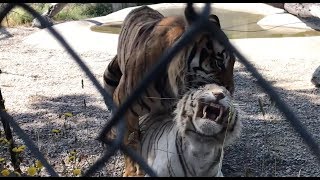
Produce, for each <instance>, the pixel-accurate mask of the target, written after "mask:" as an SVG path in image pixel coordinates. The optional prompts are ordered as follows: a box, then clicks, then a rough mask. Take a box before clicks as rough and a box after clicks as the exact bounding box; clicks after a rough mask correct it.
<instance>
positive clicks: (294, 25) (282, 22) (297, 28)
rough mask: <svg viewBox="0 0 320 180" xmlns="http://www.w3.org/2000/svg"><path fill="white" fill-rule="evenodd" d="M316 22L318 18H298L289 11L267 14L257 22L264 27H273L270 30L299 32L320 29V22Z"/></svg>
mask: <svg viewBox="0 0 320 180" xmlns="http://www.w3.org/2000/svg"><path fill="white" fill-rule="evenodd" d="M318 21H319V20H318ZM316 22H317V20H316V19H310V18H298V17H296V16H294V15H292V14H289V13H281V14H272V15H268V16H265V17H264V18H263V19H261V20H260V21H258V22H257V24H258V25H259V26H261V28H263V29H270V28H272V29H270V30H273V31H286V32H288V33H289V32H292V33H297V32H305V31H311V30H314V29H320V25H319V24H320V23H316Z"/></svg>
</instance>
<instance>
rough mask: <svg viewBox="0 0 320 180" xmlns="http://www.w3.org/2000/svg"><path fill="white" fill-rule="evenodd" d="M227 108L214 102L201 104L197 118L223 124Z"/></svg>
mask: <svg viewBox="0 0 320 180" xmlns="http://www.w3.org/2000/svg"><path fill="white" fill-rule="evenodd" d="M226 111H227V108H226V107H224V106H222V105H220V104H216V103H213V102H199V108H198V112H197V117H199V118H202V119H209V120H211V121H214V122H216V123H218V124H221V123H222V121H223V117H224V116H225V115H226Z"/></svg>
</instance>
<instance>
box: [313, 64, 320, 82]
mask: <svg viewBox="0 0 320 180" xmlns="http://www.w3.org/2000/svg"><path fill="white" fill-rule="evenodd" d="M311 82H312V84H314V85H315V86H316V87H320V66H319V67H318V68H317V69H316V70H315V71H314V73H313V75H312V78H311Z"/></svg>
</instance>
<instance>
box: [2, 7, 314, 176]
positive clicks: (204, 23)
mask: <svg viewBox="0 0 320 180" xmlns="http://www.w3.org/2000/svg"><path fill="white" fill-rule="evenodd" d="M188 5H190V6H191V7H192V4H188ZM16 6H19V7H21V8H23V9H25V10H26V11H27V12H29V13H30V14H31V15H32V16H34V17H35V18H37V19H38V20H39V22H40V23H41V25H42V26H44V27H47V26H46V24H47V21H46V20H45V19H44V18H42V17H41V15H40V14H39V13H37V12H36V11H35V10H34V9H33V8H31V7H30V6H29V5H27V4H20V3H17V4H14V3H7V4H5V5H4V6H2V8H1V9H0V10H1V12H0V22H2V21H3V19H4V18H5V17H6V15H7V14H8V13H9V12H10V11H11V10H12V9H13V8H14V7H16ZM209 12H210V3H207V4H206V6H205V7H204V8H203V10H202V12H201V13H200V14H198V18H197V20H196V22H195V23H194V24H193V25H192V26H190V27H189V28H188V29H187V30H186V32H184V34H183V35H182V36H181V37H180V38H179V40H177V42H176V43H175V44H174V45H173V46H172V47H171V48H169V49H168V50H167V51H165V53H164V54H163V55H162V56H161V57H160V59H159V61H157V62H158V63H157V64H155V65H154V66H153V68H152V69H151V70H150V71H149V72H148V73H147V75H146V76H145V78H144V79H143V80H142V81H141V82H140V83H139V85H138V86H137V87H136V89H135V90H134V91H133V93H132V94H131V96H129V97H128V98H127V100H126V101H125V102H124V103H123V104H122V105H121V106H120V107H116V106H115V105H114V103H113V100H112V97H111V95H110V94H108V93H107V92H106V91H105V90H104V88H103V87H102V85H101V84H100V83H99V82H98V80H97V79H96V78H95V77H94V75H93V73H92V72H91V71H90V70H89V68H88V67H87V66H86V65H85V63H84V62H83V61H82V60H81V58H80V57H79V56H78V55H77V54H76V53H75V51H74V50H73V49H72V48H71V47H70V46H69V45H68V44H67V43H66V41H65V40H64V39H63V38H62V36H61V35H60V34H59V33H58V32H57V31H56V30H55V29H54V28H52V27H50V26H48V28H47V29H48V30H49V32H50V33H51V34H52V35H53V36H54V37H55V38H56V39H57V40H58V41H59V42H60V44H61V45H62V46H63V47H64V48H65V49H66V50H67V51H68V53H69V54H70V55H71V56H72V57H73V59H74V60H75V61H76V62H77V64H78V65H79V67H80V68H81V69H82V70H83V71H84V72H85V74H86V75H87V76H88V77H89V79H90V80H91V81H92V83H93V85H94V86H95V88H96V89H97V90H98V91H99V93H100V94H101V95H102V96H103V97H104V101H105V103H106V105H107V106H108V107H109V109H112V111H113V112H114V113H113V116H112V118H111V119H110V120H109V121H108V122H107V123H106V124H105V126H104V128H103V129H102V130H101V132H100V135H99V137H98V139H99V140H100V141H101V142H102V143H105V144H108V146H109V147H110V148H109V149H108V151H106V152H105V154H104V155H102V157H100V159H99V160H97V161H96V162H95V163H94V164H93V165H91V166H90V167H89V168H88V170H87V171H86V172H85V173H84V174H83V176H91V175H92V174H93V173H95V172H97V171H98V170H99V169H100V168H102V167H103V165H104V164H105V163H106V162H107V161H108V160H109V159H110V157H112V156H113V155H115V153H116V151H118V150H121V151H122V152H123V153H125V154H127V155H129V156H130V157H131V158H132V159H133V160H134V161H136V162H137V163H138V164H139V165H140V166H141V167H142V168H143V169H144V171H145V172H146V173H147V174H149V175H150V176H157V175H156V174H155V173H154V171H153V170H152V169H151V168H150V167H149V166H148V165H147V163H146V161H145V160H144V159H143V158H142V157H141V156H140V155H139V154H137V153H136V152H135V151H133V150H132V149H130V148H128V147H127V146H125V145H124V144H123V142H122V139H123V137H124V131H125V120H124V119H123V115H124V113H125V112H126V110H127V109H128V108H129V107H130V106H131V105H132V103H133V102H134V101H135V99H136V97H138V96H140V95H141V94H142V93H143V91H144V89H145V87H146V86H147V85H148V84H149V83H150V82H151V81H152V80H153V79H154V78H155V76H156V75H157V74H158V73H161V71H163V69H165V68H166V66H167V65H168V64H169V63H170V61H171V59H172V58H173V57H174V56H175V54H177V53H178V52H179V51H180V50H181V49H182V48H183V47H184V46H186V45H187V44H189V43H191V42H192V39H193V37H195V36H196V35H197V34H198V33H200V32H202V31H208V32H211V34H212V36H213V37H215V38H216V39H217V40H218V41H220V42H221V43H222V44H223V45H224V46H225V47H226V48H227V50H229V51H230V52H233V53H234V54H235V55H236V57H237V58H238V61H239V62H240V63H242V64H243V65H244V66H245V67H246V69H247V71H249V72H250V73H251V75H252V76H253V77H254V78H256V79H257V84H258V85H259V86H260V87H261V88H262V89H263V90H264V91H265V93H266V94H268V95H269V97H270V98H271V99H272V100H274V102H275V105H276V107H277V108H278V109H279V111H280V112H282V113H283V115H284V116H285V117H286V119H287V120H288V121H289V122H290V123H291V125H292V126H293V128H294V129H295V131H296V132H297V133H298V134H299V135H300V136H301V137H302V139H303V140H304V142H305V143H306V144H307V145H308V147H309V148H310V149H311V151H312V152H313V153H314V155H315V156H316V157H317V159H318V161H319V162H320V149H319V145H318V144H317V143H316V142H315V140H314V139H313V137H312V136H311V135H310V133H309V132H308V131H307V130H306V128H305V127H304V126H303V125H302V124H301V122H300V121H299V119H298V118H297V117H296V115H295V113H294V112H293V111H292V110H291V109H290V107H288V105H287V104H286V103H285V102H284V101H283V100H282V99H281V98H280V96H279V94H278V93H276V91H275V89H274V88H273V87H272V85H270V83H268V82H267V81H266V80H265V79H264V78H263V76H262V75H261V74H260V73H259V72H258V71H257V70H256V69H255V67H254V66H253V65H252V64H251V63H250V62H249V61H248V60H247V59H246V58H245V57H244V56H243V55H242V54H241V53H240V52H239V51H238V50H237V49H236V48H235V47H234V46H233V45H232V44H231V43H230V42H229V40H228V38H227V36H226V35H225V33H224V32H223V31H222V30H221V29H220V28H218V27H217V26H216V25H215V24H212V23H209V20H208V16H209ZM2 101H3V99H2V96H1V102H2ZM0 116H1V121H2V123H3V126H4V129H5V130H7V131H6V133H7V134H8V135H11V137H12V134H11V131H10V128H8V127H11V128H12V129H13V131H14V133H16V134H17V135H18V136H19V137H20V138H21V139H22V140H23V141H24V143H25V145H26V146H27V147H28V148H29V149H30V151H31V152H32V153H33V155H34V156H35V157H36V158H37V159H38V160H39V161H40V162H41V163H42V164H43V166H44V167H45V168H46V169H47V171H48V173H49V175H51V176H58V174H57V173H56V171H55V170H54V168H53V167H52V166H51V165H50V164H49V163H48V161H47V160H46V159H45V158H44V155H43V154H42V153H41V152H40V151H39V149H38V147H37V146H36V145H35V143H34V142H33V141H32V140H31V138H30V137H28V135H27V134H26V133H25V132H24V131H23V129H21V128H20V126H19V124H18V123H16V122H15V120H14V119H13V118H12V117H11V116H10V115H9V114H8V113H7V112H6V111H5V108H4V107H1V111H0ZM114 126H116V127H117V132H118V134H117V138H116V139H115V140H112V141H107V140H106V139H105V138H104V137H105V134H106V133H107V132H108V131H110V130H111V127H114ZM8 129H9V130H8ZM12 161H14V158H12ZM15 168H19V167H15Z"/></svg>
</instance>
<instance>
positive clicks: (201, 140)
mask: <svg viewBox="0 0 320 180" xmlns="http://www.w3.org/2000/svg"><path fill="white" fill-rule="evenodd" d="M219 115H220V116H221V117H220V118H219ZM216 118H217V119H216ZM139 125H140V130H141V143H142V156H143V157H144V159H146V160H147V162H148V164H149V165H150V166H151V168H153V169H154V170H155V172H156V173H157V175H158V176H160V177H161V176H171V177H172V176H180V177H181V176H193V177H195V176H211V177H214V176H223V174H222V172H221V163H222V159H223V148H224V146H226V145H229V144H231V143H232V142H233V141H234V140H235V139H236V138H237V137H238V135H239V134H240V130H241V121H240V120H239V118H238V111H237V110H236V109H235V107H234V106H233V104H232V99H231V95H230V93H229V92H228V91H227V90H226V89H225V88H224V87H222V86H218V85H215V84H208V85H205V86H204V87H200V88H199V89H194V90H190V91H189V92H187V93H186V94H185V95H184V96H183V97H182V99H180V100H179V102H178V105H177V108H176V109H175V111H174V113H172V114H168V113H166V112H165V113H162V112H156V113H150V114H147V115H144V116H142V117H141V118H140V121H139Z"/></svg>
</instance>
